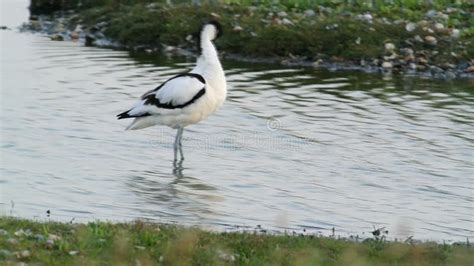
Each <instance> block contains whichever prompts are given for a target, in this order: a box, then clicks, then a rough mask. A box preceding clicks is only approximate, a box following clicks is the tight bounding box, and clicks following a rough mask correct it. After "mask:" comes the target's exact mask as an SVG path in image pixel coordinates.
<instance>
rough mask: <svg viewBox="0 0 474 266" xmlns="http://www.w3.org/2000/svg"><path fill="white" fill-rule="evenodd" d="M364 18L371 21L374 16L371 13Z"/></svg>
mask: <svg viewBox="0 0 474 266" xmlns="http://www.w3.org/2000/svg"><path fill="white" fill-rule="evenodd" d="M362 17H363V18H364V19H365V20H367V21H371V20H372V19H373V17H372V15H371V14H369V13H365V14H364V15H363V16H362Z"/></svg>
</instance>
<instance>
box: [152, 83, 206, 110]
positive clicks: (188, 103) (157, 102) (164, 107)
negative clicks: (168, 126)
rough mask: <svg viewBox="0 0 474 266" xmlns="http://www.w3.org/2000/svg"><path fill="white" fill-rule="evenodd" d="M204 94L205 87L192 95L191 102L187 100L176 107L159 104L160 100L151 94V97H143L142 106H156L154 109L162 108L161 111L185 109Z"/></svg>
mask: <svg viewBox="0 0 474 266" xmlns="http://www.w3.org/2000/svg"><path fill="white" fill-rule="evenodd" d="M204 93H206V88H205V87H204V88H202V89H201V90H199V92H198V93H196V95H194V97H193V98H192V99H191V100H189V101H187V102H185V103H183V104H178V105H173V104H172V103H161V102H160V99H157V98H156V97H155V95H154V94H152V95H148V96H146V97H145V99H144V100H145V102H144V103H143V104H148V105H152V104H153V105H156V107H158V108H163V109H178V108H184V107H186V106H188V105H190V104H193V103H194V102H195V101H196V100H197V99H199V98H201V97H202V96H203V95H204Z"/></svg>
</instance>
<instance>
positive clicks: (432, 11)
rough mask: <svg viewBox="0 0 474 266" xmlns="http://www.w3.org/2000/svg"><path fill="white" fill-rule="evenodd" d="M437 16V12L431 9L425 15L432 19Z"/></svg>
mask: <svg viewBox="0 0 474 266" xmlns="http://www.w3.org/2000/svg"><path fill="white" fill-rule="evenodd" d="M437 14H438V12H436V10H433V9H431V10H429V11H428V12H426V13H425V17H428V18H434V17H436V15H437Z"/></svg>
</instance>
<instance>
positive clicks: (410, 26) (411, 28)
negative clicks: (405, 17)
mask: <svg viewBox="0 0 474 266" xmlns="http://www.w3.org/2000/svg"><path fill="white" fill-rule="evenodd" d="M415 29H416V24H415V23H413V22H410V23H408V24H407V25H406V26H405V30H407V31H408V32H412V31H414V30H415Z"/></svg>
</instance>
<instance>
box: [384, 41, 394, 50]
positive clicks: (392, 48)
mask: <svg viewBox="0 0 474 266" xmlns="http://www.w3.org/2000/svg"><path fill="white" fill-rule="evenodd" d="M393 50H395V44H393V43H390V42H388V43H386V44H385V51H387V52H393Z"/></svg>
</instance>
